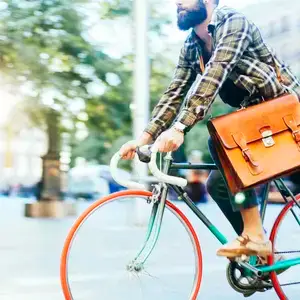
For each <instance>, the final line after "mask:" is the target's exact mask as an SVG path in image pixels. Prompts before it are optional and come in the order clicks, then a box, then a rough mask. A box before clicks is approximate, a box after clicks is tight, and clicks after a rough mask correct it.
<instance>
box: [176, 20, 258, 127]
mask: <svg viewBox="0 0 300 300" xmlns="http://www.w3.org/2000/svg"><path fill="white" fill-rule="evenodd" d="M251 39H252V35H251V27H250V24H249V22H248V20H247V19H246V18H245V17H244V16H242V15H240V14H235V15H232V16H230V17H229V18H228V19H227V20H226V21H225V22H224V23H223V24H222V25H221V26H220V27H219V28H218V29H217V31H216V47H215V50H214V52H213V55H212V57H211V59H210V61H209V62H208V64H207V65H206V68H205V71H204V73H203V76H202V77H201V79H200V80H199V82H198V83H197V84H196V87H195V89H194V91H193V92H192V93H191V96H190V97H189V99H188V100H187V102H186V105H185V107H184V108H183V110H182V111H181V113H180V115H179V116H178V118H177V121H179V122H181V123H183V124H185V125H186V126H189V127H191V126H193V125H195V124H196V123H197V122H198V121H200V120H202V119H203V118H204V117H205V115H206V113H207V111H208V110H209V108H210V106H211V105H212V103H213V101H214V100H215V98H216V96H217V94H218V93H219V90H220V88H221V86H222V84H223V83H224V82H225V80H226V78H227V76H228V75H229V74H230V72H231V71H232V70H233V68H234V66H235V65H236V63H237V62H238V61H239V60H240V58H241V57H242V55H243V53H244V52H245V50H246V49H247V47H248V46H249V44H250V43H251Z"/></svg>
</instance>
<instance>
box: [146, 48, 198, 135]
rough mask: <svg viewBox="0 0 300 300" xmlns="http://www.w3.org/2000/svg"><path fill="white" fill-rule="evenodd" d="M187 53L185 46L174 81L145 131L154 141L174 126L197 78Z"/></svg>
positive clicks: (157, 106) (156, 107)
mask: <svg viewBox="0 0 300 300" xmlns="http://www.w3.org/2000/svg"><path fill="white" fill-rule="evenodd" d="M186 51H187V49H186V46H184V47H183V48H182V49H181V52H180V56H179V61H178V64H177V67H176V69H175V72H174V75H173V79H172V81H171V83H170V85H169V87H168V89H167V90H166V92H165V93H164V94H163V96H162V98H161V99H160V101H159V103H158V104H157V105H156V106H155V108H154V110H153V112H152V117H151V119H150V122H149V123H148V126H147V127H146V129H145V130H144V131H146V132H148V133H149V134H151V135H152V137H153V138H154V139H155V138H156V137H157V136H158V135H159V134H160V133H161V132H163V131H164V130H166V129H167V128H168V127H169V126H170V125H171V124H172V122H173V120H174V119H175V118H176V116H177V115H178V113H179V110H180V108H181V106H182V103H183V101H184V99H185V96H186V93H187V91H188V90H189V89H190V87H191V85H192V84H193V82H194V80H195V78H196V72H195V71H194V69H193V68H192V65H191V63H190V61H189V60H188V59H187V58H186Z"/></svg>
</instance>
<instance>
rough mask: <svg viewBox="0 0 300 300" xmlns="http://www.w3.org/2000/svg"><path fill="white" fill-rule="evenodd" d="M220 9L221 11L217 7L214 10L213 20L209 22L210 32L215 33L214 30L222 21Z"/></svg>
mask: <svg viewBox="0 0 300 300" xmlns="http://www.w3.org/2000/svg"><path fill="white" fill-rule="evenodd" d="M218 11H219V9H218V8H216V9H215V10H214V11H213V14H212V17H211V20H210V22H209V24H208V25H207V29H208V32H210V33H213V31H214V30H215V29H216V27H217V25H218V23H219V22H220V18H219V14H218Z"/></svg>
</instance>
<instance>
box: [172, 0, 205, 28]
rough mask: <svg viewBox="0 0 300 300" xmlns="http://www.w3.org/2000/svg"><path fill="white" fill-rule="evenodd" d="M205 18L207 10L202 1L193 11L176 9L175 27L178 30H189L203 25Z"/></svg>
mask: <svg viewBox="0 0 300 300" xmlns="http://www.w3.org/2000/svg"><path fill="white" fill-rule="evenodd" d="M206 18H207V10H206V7H205V6H204V4H203V2H202V1H199V5H197V7H195V8H194V9H193V10H184V9H180V8H178V9H177V25H178V28H179V29H180V30H184V31H185V30H189V29H190V28H194V27H195V26H197V25H200V24H201V23H203V22H204V21H205V20H206Z"/></svg>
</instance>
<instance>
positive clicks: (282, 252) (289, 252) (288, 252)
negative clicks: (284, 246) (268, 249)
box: [274, 250, 300, 254]
mask: <svg viewBox="0 0 300 300" xmlns="http://www.w3.org/2000/svg"><path fill="white" fill-rule="evenodd" d="M292 253H300V250H295V251H279V252H274V254H292Z"/></svg>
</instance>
